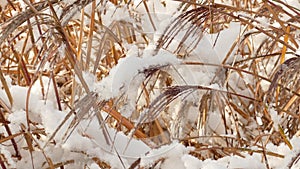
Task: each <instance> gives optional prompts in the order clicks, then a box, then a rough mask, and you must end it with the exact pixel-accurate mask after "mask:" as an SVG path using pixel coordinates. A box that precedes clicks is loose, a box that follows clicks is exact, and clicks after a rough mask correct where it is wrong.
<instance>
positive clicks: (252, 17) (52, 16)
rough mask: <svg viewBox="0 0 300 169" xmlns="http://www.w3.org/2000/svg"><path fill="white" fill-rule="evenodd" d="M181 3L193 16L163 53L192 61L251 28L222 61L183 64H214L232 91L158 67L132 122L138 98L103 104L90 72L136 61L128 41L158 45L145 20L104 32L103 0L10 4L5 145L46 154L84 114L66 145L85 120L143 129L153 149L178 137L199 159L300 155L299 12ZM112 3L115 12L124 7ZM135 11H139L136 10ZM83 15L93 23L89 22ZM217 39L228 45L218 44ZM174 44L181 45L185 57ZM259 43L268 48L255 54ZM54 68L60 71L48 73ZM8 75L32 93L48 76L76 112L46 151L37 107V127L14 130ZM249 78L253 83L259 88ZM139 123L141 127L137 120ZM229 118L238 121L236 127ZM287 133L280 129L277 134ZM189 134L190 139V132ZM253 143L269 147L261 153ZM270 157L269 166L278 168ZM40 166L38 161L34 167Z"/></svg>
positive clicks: (256, 5)
mask: <svg viewBox="0 0 300 169" xmlns="http://www.w3.org/2000/svg"><path fill="white" fill-rule="evenodd" d="M178 1H180V2H181V3H182V5H181V9H180V10H181V11H182V12H183V13H182V14H181V15H179V16H178V17H177V18H176V19H175V21H174V22H173V23H172V24H170V25H169V26H168V27H167V29H166V30H165V32H164V34H163V35H162V36H161V37H160V40H159V42H158V45H157V50H160V49H165V50H168V51H171V52H172V53H174V54H176V55H177V56H178V57H179V58H183V59H184V58H188V57H189V55H190V54H191V53H193V51H194V50H195V48H196V47H197V46H198V44H199V42H200V41H201V38H202V37H203V36H202V35H203V33H204V32H205V33H208V34H217V33H220V32H221V31H222V30H224V29H227V27H228V26H229V23H231V22H238V23H240V24H241V25H242V26H243V30H241V35H242V36H241V37H239V39H237V40H236V41H235V42H234V43H233V44H230V45H231V48H230V50H229V51H228V53H227V54H226V57H225V58H224V60H222V62H221V64H211V63H202V62H191V61H186V62H183V63H182V65H181V66H185V67H191V66H198V67H199V68H204V69H205V68H206V67H208V66H210V67H217V68H218V69H219V71H217V72H216V73H215V75H214V78H213V79H212V80H211V82H210V84H214V83H217V84H219V85H220V86H222V88H221V89H215V88H211V87H206V86H202V85H189V84H186V85H176V84H175V79H174V77H172V75H173V74H172V73H171V72H172V71H174V69H176V68H173V67H172V66H170V65H167V66H163V67H153V68H149V69H146V70H144V72H141V73H143V74H145V77H146V78H145V80H144V82H143V83H142V84H141V85H140V88H139V89H136V90H138V91H140V93H139V97H138V98H137V99H136V102H135V103H136V105H135V108H136V110H135V112H134V113H133V115H132V117H130V118H125V117H123V116H122V112H120V110H122V109H121V108H122V107H123V106H124V105H126V102H127V101H128V100H127V98H126V95H125V96H124V95H122V96H119V97H117V98H113V99H111V100H100V97H99V96H98V95H97V94H95V93H93V92H92V91H90V89H89V87H88V84H87V83H86V81H85V79H84V78H83V75H82V73H83V72H84V71H89V72H91V73H93V74H94V75H95V76H96V77H97V78H98V81H101V80H102V79H103V78H104V77H106V76H107V75H108V74H109V72H110V70H111V69H112V68H113V67H114V66H115V65H117V64H118V60H119V59H120V58H123V57H126V52H125V47H124V46H125V45H126V44H138V46H139V50H143V49H144V48H145V46H147V45H148V44H149V38H148V37H147V36H148V35H147V34H145V33H143V30H142V28H141V27H139V26H136V25H138V18H133V19H136V20H135V21H136V23H130V22H128V21H114V22H113V23H112V24H111V25H103V23H102V21H101V15H102V14H103V11H102V10H101V8H102V7H104V8H105V5H106V3H107V2H106V1H102V0H101V1H100V2H99V3H98V1H97V3H96V1H92V0H85V1H75V2H73V4H68V5H67V6H66V5H65V4H64V3H63V1H58V0H51V1H41V2H38V3H35V2H34V1H31V2H28V4H27V5H28V8H26V9H21V7H20V3H18V2H17V1H7V2H8V4H9V5H7V7H6V8H5V9H1V11H0V15H1V17H0V23H1V24H0V35H1V36H0V46H1V48H0V52H1V58H0V61H1V68H0V80H1V84H2V86H3V89H4V91H5V93H6V95H7V98H8V99H9V102H10V105H6V104H5V103H4V102H3V101H2V100H1V102H0V105H1V109H0V122H1V123H2V124H3V125H2V126H3V127H4V128H5V131H6V132H7V134H6V136H3V137H1V139H0V143H4V142H8V141H10V142H11V143H12V147H13V149H14V151H15V154H14V158H16V160H19V159H21V158H22V157H21V155H20V153H19V151H20V149H23V147H20V146H19V145H18V143H17V142H16V139H20V138H22V139H25V140H26V143H27V148H26V149H27V150H28V151H29V152H30V153H32V152H33V151H37V150H36V149H35V148H34V147H38V149H39V150H41V151H43V150H44V149H45V148H46V147H47V146H49V145H51V144H53V142H55V140H54V138H55V136H56V134H57V132H59V131H60V130H61V128H62V126H64V125H65V123H66V121H68V120H69V118H71V116H72V115H73V114H76V115H75V116H74V119H72V123H71V125H70V126H69V127H68V130H67V131H64V132H65V136H64V138H61V139H62V140H64V141H66V140H67V139H68V137H69V136H70V135H72V132H73V130H74V129H75V128H76V126H77V125H78V124H79V123H80V121H81V120H82V119H84V118H86V117H89V118H94V117H96V118H98V121H99V125H100V126H102V127H103V128H105V127H106V125H108V126H110V127H114V128H115V129H116V130H118V131H122V132H124V133H126V134H128V133H131V132H130V131H133V130H134V132H133V133H131V134H132V135H131V136H132V137H135V138H138V139H141V140H143V141H144V142H145V143H146V144H149V146H151V147H159V146H160V145H162V144H167V143H169V142H171V140H172V139H174V138H176V139H179V140H180V141H181V143H182V144H184V145H189V146H194V147H195V150H194V151H192V152H191V153H190V154H191V155H193V156H195V157H196V158H199V159H201V160H205V159H208V158H212V159H219V158H222V157H225V156H229V155H232V154H235V155H239V156H241V157H243V155H242V154H241V152H248V153H249V154H253V153H260V154H262V155H264V157H266V156H267V155H268V156H275V157H278V158H283V156H282V155H280V154H277V153H276V152H269V151H268V150H266V148H265V146H266V144H267V143H268V142H272V143H274V144H279V143H285V144H287V145H289V146H290V148H291V149H292V147H291V145H290V142H289V139H290V138H292V137H293V136H295V135H297V134H298V133H299V105H300V99H299V97H300V83H299V78H300V71H299V70H300V69H299V67H300V59H299V56H298V55H296V54H294V52H295V51H296V49H297V48H298V46H299V44H298V42H297V41H296V39H297V36H298V34H297V33H296V31H297V30H298V28H299V26H298V24H299V21H300V20H299V18H298V17H297V16H298V15H299V11H298V10H297V9H295V8H293V7H292V6H289V5H287V4H285V3H284V2H281V1H276V2H273V1H268V0H267V1H263V2H258V1H250V0H244V1H242V2H241V1H236V0H232V1H231V3H232V5H222V4H217V3H208V2H207V3H201V4H200V3H197V2H196V1H184V0H178ZM24 2H27V1H24ZM111 2H112V3H114V4H115V5H121V3H122V2H119V1H111ZM125 2H126V4H127V5H128V6H130V5H131V4H130V2H128V3H127V1H125ZM90 3H91V4H92V6H91V11H92V12H91V13H84V10H81V9H83V8H84V7H85V6H87V5H88V4H90ZM119 3H120V4H119ZM143 5H144V7H145V10H146V12H147V14H148V16H149V20H150V21H151V25H152V27H153V29H154V30H155V29H156V26H157V25H155V23H154V22H153V19H152V18H151V17H152V16H151V15H150V12H149V7H148V5H147V3H146V1H143ZM58 6H60V7H61V8H62V12H61V14H60V15H59V14H58V13H56V10H55V9H54V8H56V7H58ZM189 7H193V9H190V8H189ZM283 7H285V9H289V11H287V10H285V9H284V8H283ZM45 10H49V11H50V13H46V12H45ZM128 10H129V12H132V13H134V12H135V11H133V10H132V8H128ZM131 10H132V11H131ZM13 13H17V14H13ZM79 13H81V15H80V19H77V20H73V19H71V18H72V17H71V16H73V15H75V14H79ZM281 15H286V16H287V18H288V19H287V20H284V19H282V17H278V16H281ZM259 17H265V18H266V20H268V21H269V22H270V23H271V22H273V23H274V22H276V23H278V24H279V25H280V27H279V28H278V27H274V26H271V25H265V23H262V21H260V20H259ZM83 18H89V20H87V21H88V23H86V22H87V21H86V20H84V19H83ZM34 30H38V32H34ZM183 30H184V31H183ZM182 31H183V32H182ZM182 33H183V36H182V38H179V39H180V41H179V42H178V41H177V42H175V40H174V39H178V37H179V35H180V34H181V35H182ZM256 36H264V37H265V40H264V41H261V42H260V43H259V44H254V43H253V38H254V37H256ZM95 39H97V40H98V42H97V41H95ZM20 41H21V42H23V43H21V44H22V46H18V45H19V44H20V43H19V42H20ZM217 41H218V39H217V40H216V42H215V43H217ZM172 45H173V46H174V45H175V46H176V47H175V50H174V48H172V47H171V46H172ZM253 45H258V46H259V47H258V48H255V47H254V46H253ZM83 46H85V47H83ZM236 48H237V50H235V49H236ZM18 49H22V50H18ZM62 50H64V51H65V53H62V52H61V51H62ZM92 51H96V52H95V57H92V55H93V54H94V53H93V52H92ZM287 54H290V55H291V54H292V55H293V58H291V59H288V60H286V55H287ZM233 55H239V57H240V58H242V59H239V60H235V59H231V57H232V56H233ZM229 60H233V61H230V62H229ZM285 60H286V61H285ZM46 64H47V65H50V66H49V68H47V69H46ZM267 67H272V68H273V71H271V72H270V71H269V69H267ZM175 71H176V70H175ZM75 75H76V76H77V77H78V78H79V81H80V83H79V84H78V83H76V81H75V79H74V76H75ZM5 76H9V77H10V78H11V79H12V84H15V85H19V86H27V87H29V89H30V88H31V87H32V85H33V84H34V83H41V86H44V84H43V82H42V80H41V78H42V77H47V78H49V80H50V82H51V83H53V86H54V89H55V90H54V92H55V97H56V101H57V106H58V109H59V110H63V109H65V108H66V107H68V108H70V112H69V113H68V114H66V117H65V119H64V121H63V122H62V123H61V124H60V125H59V127H58V128H57V129H56V131H55V132H54V133H52V135H50V136H48V137H49V138H50V139H49V140H48V143H47V144H46V145H45V147H40V146H39V145H38V143H37V141H35V139H36V138H38V137H36V136H39V135H45V131H44V129H40V130H37V128H36V127H30V126H36V125H37V124H35V123H34V122H33V121H31V117H30V116H29V112H28V111H29V109H28V107H27V108H26V112H27V125H25V124H24V125H22V126H20V128H21V132H19V133H12V132H11V129H10V126H9V125H8V124H9V121H7V119H6V115H7V114H9V113H12V112H11V108H12V105H13V103H14V100H15V99H19V98H13V97H12V95H11V91H10V89H9V86H8V84H7V83H8V82H7V81H6V79H5ZM247 78H250V79H251V83H249V80H247ZM233 79H238V81H239V82H240V84H241V86H239V87H240V89H241V90H239V89H237V87H236V86H235V85H234V84H233V83H231V82H232V80H233ZM265 83H268V84H270V86H269V89H268V90H264V84H265ZM157 86H158V87H157ZM241 91H243V93H242V94H241ZM41 92H42V93H43V94H44V97H45V100H47V92H48V89H44V88H42V89H41ZM245 93H246V94H245ZM189 96H192V97H194V98H195V99H196V100H197V102H195V103H191V102H190V101H189V100H188V99H187V98H188V97H189ZM29 98H30V90H29V92H28V96H27V98H26V99H27V106H28V104H29V103H28V102H29ZM174 106H178V107H180V109H179V111H178V112H177V117H176V118H175V119H174V118H173V119H172V118H171V117H172V115H174V112H173V111H174V109H172V107H174ZM91 109H93V110H94V111H95V112H97V113H96V116H90V110H91ZM190 109H193V110H194V109H196V110H197V111H195V112H194V113H195V114H196V117H197V119H196V120H195V121H194V122H193V123H189V122H187V121H184V120H185V118H184V116H185V113H186V110H190ZM145 110H147V111H146V113H145ZM272 110H276V111H277V112H280V113H279V114H278V116H280V117H281V121H280V123H279V124H274V121H273V120H272V115H271V112H270V111H272ZM100 112H102V113H103V112H106V113H107V114H108V118H107V119H102V116H101V115H99V114H100ZM212 112H216V113H217V114H219V117H220V119H219V120H220V121H221V123H220V124H222V125H223V126H222V127H223V131H222V132H223V133H220V131H214V130H212V129H211V128H209V124H208V117H209V116H210V115H211V113H212ZM136 119H140V121H139V122H137V123H136V122H135V120H136ZM228 119H231V120H230V123H229V121H228ZM259 119H260V120H259ZM274 125H278V126H274ZM26 126H28V127H26ZM174 126H175V127H174ZM172 127H173V128H172ZM277 127H279V129H280V130H279V131H276V130H274V129H275V128H277ZM179 129H183V131H184V132H183V133H181V134H180V133H179ZM104 130H105V129H104ZM265 133H268V134H265ZM224 135H225V136H224ZM228 135H232V137H228ZM252 146H257V147H258V148H259V149H257V150H252V149H251V147H252ZM44 157H45V162H46V163H47V167H48V168H59V167H60V168H64V166H66V165H69V164H72V163H76V161H75V160H73V159H71V160H69V161H61V162H59V163H55V164H54V163H53V162H52V160H51V159H50V158H49V157H48V156H47V154H44ZM0 159H1V160H0V165H1V167H2V168H3V169H4V168H8V166H7V164H6V161H5V160H4V159H3V158H2V155H1V156H0ZM90 159H91V160H92V161H94V163H96V164H97V165H98V166H99V167H101V168H110V164H109V163H107V162H106V161H103V160H102V159H99V157H90ZM266 159H267V158H265V164H266V167H267V168H269V165H268V162H267V160H266ZM120 160H121V159H120ZM295 160H297V159H295ZM33 161H34V159H32V163H33V164H32V165H33V166H34V162H33ZM163 162H164V159H159V160H157V161H155V162H153V166H152V167H153V168H154V167H155V166H159V165H160V164H161V163H163ZM139 163H140V161H139V159H138V160H137V161H136V162H135V163H133V164H132V166H131V168H142V166H141V167H140V166H139ZM292 164H293V162H291V165H292Z"/></svg>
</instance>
